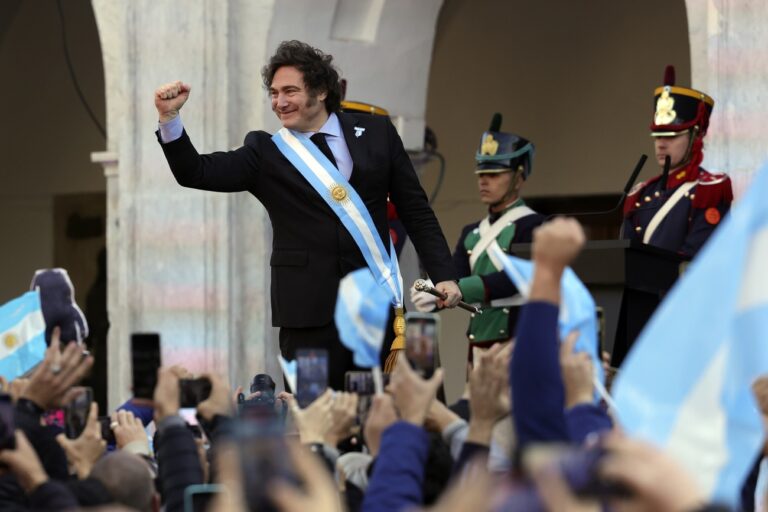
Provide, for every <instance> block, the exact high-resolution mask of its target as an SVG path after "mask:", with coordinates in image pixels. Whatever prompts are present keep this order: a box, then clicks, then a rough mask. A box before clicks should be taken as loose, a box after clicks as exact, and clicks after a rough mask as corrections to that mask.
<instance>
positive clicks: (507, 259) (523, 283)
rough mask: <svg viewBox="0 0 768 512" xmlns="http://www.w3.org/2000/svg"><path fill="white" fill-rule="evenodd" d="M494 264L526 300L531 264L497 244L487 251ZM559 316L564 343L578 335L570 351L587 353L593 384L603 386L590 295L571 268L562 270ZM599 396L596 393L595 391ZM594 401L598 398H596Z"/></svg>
mask: <svg viewBox="0 0 768 512" xmlns="http://www.w3.org/2000/svg"><path fill="white" fill-rule="evenodd" d="M488 250H489V251H491V253H490V255H491V257H492V259H493V260H494V261H498V262H499V263H500V264H501V265H502V266H503V269H504V272H505V273H506V274H507V276H508V277H509V279H510V280H511V281H512V282H513V283H514V284H515V286H516V287H517V289H518V291H519V292H520V295H522V296H523V297H524V298H525V299H526V300H528V296H529V294H530V288H531V280H532V279H533V262H531V261H529V260H525V259H522V258H518V257H517V256H510V255H509V254H507V253H505V252H504V251H502V250H501V248H500V247H499V246H498V244H494V245H492V246H491V247H489V248H488ZM560 297H561V298H560V313H559V317H558V321H557V323H558V331H559V333H560V340H561V341H563V340H565V338H566V337H567V336H568V334H569V333H570V332H572V331H574V330H577V331H579V337H578V339H577V340H576V344H575V345H574V347H573V350H574V352H586V353H587V354H589V356H590V358H591V359H592V366H593V368H594V371H595V375H594V381H595V382H596V383H602V382H603V364H602V360H601V359H600V354H599V347H598V343H597V312H596V310H595V301H594V299H593V298H592V294H590V293H589V290H588V289H587V287H586V286H585V285H584V283H582V282H581V280H580V279H579V278H578V276H576V273H575V272H574V271H573V269H571V268H570V267H568V268H566V269H565V272H563V277H562V279H561V280H560ZM598 392H599V391H598ZM596 398H599V396H598V395H596Z"/></svg>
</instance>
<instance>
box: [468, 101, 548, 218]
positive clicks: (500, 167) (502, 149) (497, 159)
mask: <svg viewBox="0 0 768 512" xmlns="http://www.w3.org/2000/svg"><path fill="white" fill-rule="evenodd" d="M533 153H534V146H533V143H532V142H530V141H528V140H527V139H525V138H523V137H521V136H519V135H515V134H514V133H506V132H502V131H501V114H498V113H496V114H494V115H493V119H492V120H491V126H490V127H489V129H488V131H486V132H483V135H482V137H481V139H480V147H479V148H478V149H477V154H476V155H475V163H476V166H475V174H476V175H477V186H478V189H479V191H480V201H481V202H482V203H483V204H485V205H487V206H488V208H489V209H490V210H491V211H494V212H495V211H502V210H503V209H504V208H506V207H507V206H508V205H510V204H513V203H514V202H515V201H517V200H518V199H519V198H520V191H521V189H522V187H523V183H524V182H525V180H526V179H528V176H530V174H531V171H532V168H533Z"/></svg>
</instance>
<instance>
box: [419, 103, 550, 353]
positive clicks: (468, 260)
mask: <svg viewBox="0 0 768 512" xmlns="http://www.w3.org/2000/svg"><path fill="white" fill-rule="evenodd" d="M500 128H501V115H500V114H495V115H494V117H493V120H492V122H491V126H490V128H489V130H488V131H486V132H484V133H483V135H482V138H481V140H480V146H479V148H478V150H477V154H476V155H475V161H476V164H477V165H476V169H475V174H476V175H477V184H478V189H479V192H480V201H481V202H482V203H483V204H485V205H487V206H488V215H487V216H486V217H485V218H484V219H482V220H480V221H478V222H474V223H472V224H469V225H467V226H465V227H464V229H463V230H462V233H461V236H460V237H459V242H458V244H457V245H456V249H455V251H454V253H453V261H454V264H455V265H456V270H457V271H458V274H459V276H461V279H460V280H459V288H460V289H461V293H462V295H463V297H464V299H463V300H464V301H465V302H468V303H472V304H476V305H479V306H480V307H481V308H482V309H483V314H481V315H472V318H471V320H470V323H469V328H468V331H467V336H468V338H469V342H470V351H469V357H470V358H471V354H472V350H471V349H472V347H473V346H479V347H484V348H485V347H489V346H491V345H492V344H494V343H497V342H501V341H508V340H509V339H511V338H512V337H514V333H515V331H514V329H515V325H516V323H517V314H518V310H519V306H520V304H522V299H521V298H520V297H519V294H518V291H517V288H516V287H515V285H514V284H512V282H511V281H510V280H509V278H508V277H507V276H506V274H505V273H504V272H503V270H502V269H501V266H500V265H497V264H495V263H494V261H493V260H492V259H491V258H490V257H489V255H488V252H487V249H488V248H489V247H491V245H493V244H498V245H499V247H500V248H501V249H502V250H503V251H505V252H509V248H510V245H512V244H516V243H528V242H531V239H532V233H533V229H534V228H535V227H536V226H538V225H539V224H541V223H542V222H544V220H545V217H544V216H543V215H540V214H538V213H536V212H534V211H533V210H531V209H530V208H529V207H528V206H526V205H525V202H524V201H523V199H522V198H521V197H520V191H521V189H522V187H523V184H524V183H525V181H526V179H527V178H528V176H530V174H531V170H532V164H533V153H534V146H533V144H532V143H531V142H530V141H528V140H526V139H525V138H523V137H520V136H519V135H515V134H512V133H505V132H501V131H500ZM411 300H412V302H413V303H414V306H416V309H418V310H419V311H432V310H433V309H434V304H435V300H434V297H432V296H431V295H427V294H423V293H420V292H414V291H412V292H411Z"/></svg>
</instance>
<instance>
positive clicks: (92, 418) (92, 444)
mask: <svg viewBox="0 0 768 512" xmlns="http://www.w3.org/2000/svg"><path fill="white" fill-rule="evenodd" d="M56 441H58V443H59V445H61V447H62V448H63V449H64V452H65V453H66V454H67V460H69V463H70V464H72V466H74V468H75V471H77V476H78V478H81V479H83V478H87V477H88V475H89V474H90V473H91V468H93V465H94V464H95V463H96V461H97V460H99V458H101V456H102V455H104V452H105V451H106V449H107V443H106V441H104V440H103V439H102V438H101V424H100V423H99V404H97V403H96V402H92V403H91V410H90V413H89V414H88V421H87V422H86V424H85V429H84V430H83V432H82V433H81V434H80V437H78V438H77V439H68V438H67V437H66V436H65V435H64V434H59V435H58V436H56Z"/></svg>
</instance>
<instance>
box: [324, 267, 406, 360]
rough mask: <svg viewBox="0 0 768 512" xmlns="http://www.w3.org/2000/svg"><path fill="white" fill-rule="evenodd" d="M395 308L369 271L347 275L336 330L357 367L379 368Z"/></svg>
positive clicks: (340, 298) (338, 308)
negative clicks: (390, 313)
mask: <svg viewBox="0 0 768 512" xmlns="http://www.w3.org/2000/svg"><path fill="white" fill-rule="evenodd" d="M391 304H392V301H391V300H390V297H389V295H388V294H387V292H386V290H385V289H384V288H382V287H381V286H379V285H378V284H377V283H376V280H375V279H374V277H373V274H372V273H371V271H370V270H368V268H367V267H366V268H361V269H358V270H355V271H354V272H351V273H349V274H347V275H346V276H344V278H343V279H342V280H341V282H340V283H339V295H338V298H337V299H336V312H335V314H334V319H335V320H336V329H338V331H339V339H340V340H341V342H342V343H343V344H344V345H345V346H346V347H347V348H348V349H349V350H351V351H352V352H353V353H354V361H355V364H356V365H357V366H360V367H362V368H373V367H375V366H378V365H379V353H380V352H381V345H382V343H383V342H384V330H385V329H386V325H387V319H388V318H389V308H390V306H391Z"/></svg>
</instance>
